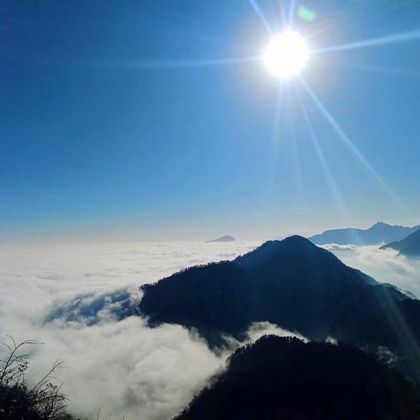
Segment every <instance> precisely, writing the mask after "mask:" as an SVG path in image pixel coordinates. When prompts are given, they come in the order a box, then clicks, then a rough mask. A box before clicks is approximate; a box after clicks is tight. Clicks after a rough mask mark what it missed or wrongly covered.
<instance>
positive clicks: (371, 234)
mask: <svg viewBox="0 0 420 420" xmlns="http://www.w3.org/2000/svg"><path fill="white" fill-rule="evenodd" d="M418 229H420V226H415V227H412V228H411V227H405V226H391V225H388V224H386V223H382V222H378V223H376V224H374V225H373V226H371V227H370V228H369V229H356V228H346V229H335V230H327V231H326V232H324V233H321V234H320V235H314V236H311V237H310V238H309V240H310V241H312V242H313V243H315V244H317V245H325V244H332V243H334V244H339V245H346V244H353V245H379V244H382V243H388V242H394V241H399V240H400V239H403V238H405V237H406V236H407V235H410V233H413V232H415V231H416V230H418Z"/></svg>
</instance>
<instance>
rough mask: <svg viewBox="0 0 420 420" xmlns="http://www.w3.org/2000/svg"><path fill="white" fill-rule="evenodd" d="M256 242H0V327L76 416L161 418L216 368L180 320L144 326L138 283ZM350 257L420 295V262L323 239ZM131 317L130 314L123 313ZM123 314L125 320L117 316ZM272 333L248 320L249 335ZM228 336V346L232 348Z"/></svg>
mask: <svg viewBox="0 0 420 420" xmlns="http://www.w3.org/2000/svg"><path fill="white" fill-rule="evenodd" d="M258 245H259V243H258V242H233V243H217V244H214V243H213V244H209V243H204V242H178V243H176V242H168V243H143V244H142V243H100V244H79V245H78V244H67V245H65V244H50V245H42V246H41V245H39V244H38V245H14V246H2V247H1V248H0V267H1V268H0V334H1V336H4V334H6V333H9V334H12V335H13V336H14V337H15V338H16V339H17V340H22V339H29V338H31V339H32V338H33V339H37V340H40V341H42V342H43V343H45V344H43V345H40V346H36V347H35V348H34V349H33V351H34V361H33V368H32V370H31V375H32V377H34V378H36V377H39V376H40V375H41V374H42V373H45V371H46V370H47V368H48V367H49V366H50V365H51V364H52V363H53V362H54V361H55V360H56V359H61V360H63V361H64V365H65V368H64V369H61V370H60V371H58V372H57V374H56V382H58V383H60V382H64V387H63V390H64V392H65V393H67V394H68V396H69V398H70V408H71V409H73V410H74V411H75V413H76V414H80V415H86V416H91V417H94V416H95V415H96V411H97V410H98V409H101V413H102V415H104V416H107V417H112V418H121V417H122V416H123V415H125V416H126V418H127V419H130V418H139V416H141V418H142V419H151V420H153V419H158V418H159V419H160V418H169V417H171V416H173V415H174V414H176V413H177V412H178V411H179V410H180V409H181V408H182V407H183V406H185V405H186V404H187V403H188V401H189V400H190V399H191V397H192V395H193V394H194V393H195V392H196V391H197V390H199V389H200V388H201V387H202V386H204V385H205V383H206V381H207V380H208V379H209V377H210V376H211V375H213V374H214V373H215V372H217V371H218V369H221V368H222V367H223V365H224V362H225V359H226V357H227V355H228V353H224V354H214V353H213V352H211V351H210V350H209V349H208V347H207V346H206V344H205V343H204V342H203V341H202V340H201V339H200V338H199V337H198V336H196V335H194V334H191V333H189V332H188V331H187V330H185V329H184V328H182V327H180V326H175V325H162V326H161V327H159V328H155V329H150V328H148V327H147V326H146V325H145V322H144V320H142V319H141V318H140V317H137V316H129V317H127V316H128V315H130V314H133V313H135V310H136V305H137V303H138V301H139V299H140V298H141V296H140V295H139V292H138V286H139V285H141V284H144V283H148V282H154V281H157V280H158V279H160V278H162V277H165V276H167V275H169V274H172V273H173V272H175V271H178V270H181V269H183V268H186V267H188V266H191V265H197V264H202V263H207V262H210V261H219V260H225V259H232V258H234V257H235V256H237V255H239V254H243V253H245V252H247V251H248V250H250V249H253V248H255V247H256V246H258ZM327 248H329V249H331V250H332V251H333V252H334V253H336V255H337V256H338V257H339V258H340V259H342V260H343V261H344V262H345V263H346V264H348V265H350V266H352V267H356V268H359V269H361V270H362V271H364V272H366V273H367V274H369V275H371V276H373V277H375V278H376V279H377V280H378V281H384V282H388V283H393V284H395V285H397V286H398V287H401V288H404V289H407V290H409V291H411V292H412V293H414V294H416V295H417V296H420V274H419V273H420V264H419V263H417V262H413V261H409V260H407V259H405V258H403V257H400V256H398V255H397V254H396V253H395V252H394V251H392V250H385V251H383V250H379V249H377V248H376V247H353V246H340V247H338V246H333V245H331V246H327ZM126 317H127V318H126ZM120 318H124V319H123V320H122V321H119V322H118V320H119V319H120ZM264 332H271V333H273V332H274V333H276V334H280V335H284V334H289V333H288V332H285V331H283V330H281V329H280V328H278V327H276V326H273V325H270V324H268V323H260V324H258V325H253V326H251V328H250V330H249V339H250V340H254V339H256V338H258V337H259V336H261V335H262V334H264ZM238 344H239V343H235V342H233V341H232V345H233V346H235V345H238Z"/></svg>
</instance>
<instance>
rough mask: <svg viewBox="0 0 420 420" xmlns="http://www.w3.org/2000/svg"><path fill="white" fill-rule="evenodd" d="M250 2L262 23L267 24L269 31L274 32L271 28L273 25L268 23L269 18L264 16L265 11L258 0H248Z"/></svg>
mask: <svg viewBox="0 0 420 420" xmlns="http://www.w3.org/2000/svg"><path fill="white" fill-rule="evenodd" d="M248 1H249V4H250V5H251V6H252V8H253V9H254V12H255V14H256V15H257V16H258V18H259V19H260V21H261V23H262V24H263V25H264V26H265V28H266V29H267V31H268V32H269V33H270V34H273V30H272V28H271V25H270V24H269V23H268V20H267V19H266V17H265V16H264V13H263V11H262V10H261V7H260V6H259V5H258V2H257V0H248Z"/></svg>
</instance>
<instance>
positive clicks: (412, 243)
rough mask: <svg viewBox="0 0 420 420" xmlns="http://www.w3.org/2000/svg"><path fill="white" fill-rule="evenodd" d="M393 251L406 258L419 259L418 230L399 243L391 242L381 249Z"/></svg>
mask: <svg viewBox="0 0 420 420" xmlns="http://www.w3.org/2000/svg"><path fill="white" fill-rule="evenodd" d="M390 248H391V249H395V250H396V251H398V252H399V253H400V254H401V255H405V256H406V257H420V230H417V231H415V232H413V233H412V234H410V235H408V236H407V237H406V238H404V239H402V240H401V241H396V242H391V243H389V244H387V245H385V246H383V247H381V249H390Z"/></svg>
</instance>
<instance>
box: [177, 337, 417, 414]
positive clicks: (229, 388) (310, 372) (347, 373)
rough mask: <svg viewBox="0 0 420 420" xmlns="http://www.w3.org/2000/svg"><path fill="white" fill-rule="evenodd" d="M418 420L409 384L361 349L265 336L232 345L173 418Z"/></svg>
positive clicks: (413, 388)
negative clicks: (219, 369) (223, 363)
mask: <svg viewBox="0 0 420 420" xmlns="http://www.w3.org/2000/svg"><path fill="white" fill-rule="evenodd" d="M419 418H420V400H419V396H418V390H417V389H416V387H415V386H414V385H413V384H412V383H410V382H408V381H407V380H405V379H403V378H402V377H401V376H400V375H399V374H398V373H397V372H395V371H394V370H391V369H389V368H387V367H386V366H385V365H383V364H381V363H379V362H378V361H377V360H376V359H375V358H374V357H372V356H370V355H368V354H367V353H365V352H363V351H361V350H357V349H355V348H353V347H349V346H346V345H341V344H339V345H332V344H326V343H313V342H309V343H307V344H305V343H303V342H302V341H299V340H297V339H291V338H280V337H276V336H265V337H263V338H261V339H259V340H258V341H257V342H256V343H255V344H252V345H248V346H245V347H242V348H240V349H239V350H237V351H236V352H235V353H234V354H233V355H232V356H231V357H230V358H229V361H228V366H227V369H226V371H225V372H223V373H222V374H221V375H219V376H218V377H217V378H215V380H214V382H213V384H212V385H210V386H209V387H208V388H206V389H204V390H203V391H202V392H201V393H200V394H199V395H198V396H197V397H196V398H194V400H193V401H192V402H191V403H190V405H189V407H188V408H187V409H186V410H185V411H184V412H183V413H181V414H180V415H179V416H178V417H177V420H216V419H217V420H222V419H229V420H231V419H233V420H236V419H241V420H265V419H273V420H274V419H279V420H280V419H282V420H283V419H284V420H338V419H340V420H355V419H357V420H385V419H389V420H418V419H419Z"/></svg>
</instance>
